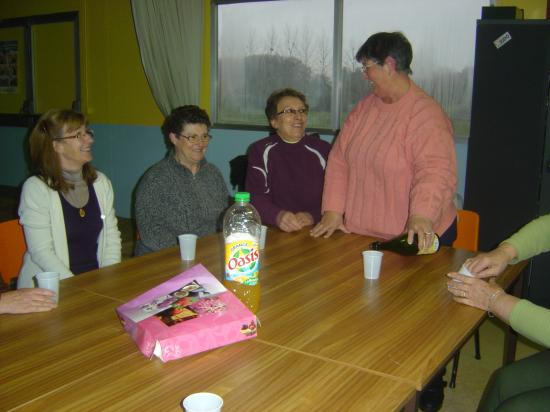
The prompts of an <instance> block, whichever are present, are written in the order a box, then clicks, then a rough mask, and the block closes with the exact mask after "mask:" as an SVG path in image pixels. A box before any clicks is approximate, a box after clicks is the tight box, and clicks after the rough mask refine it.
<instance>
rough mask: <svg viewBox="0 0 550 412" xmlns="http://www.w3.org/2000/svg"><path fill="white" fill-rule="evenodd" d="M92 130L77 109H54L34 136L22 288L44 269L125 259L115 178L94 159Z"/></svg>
mask: <svg viewBox="0 0 550 412" xmlns="http://www.w3.org/2000/svg"><path fill="white" fill-rule="evenodd" d="M93 143H94V136H93V132H92V131H91V130H90V129H89V127H88V122H87V120H86V117H85V116H84V115H83V114H82V113H78V112H75V111H73V110H57V109H53V110H49V111H48V112H46V113H44V114H43V115H42V116H41V117H40V119H39V120H38V122H37V124H36V126H35V127H34V129H33V130H32V132H31V135H30V138H29V146H30V167H31V174H32V176H31V177H29V178H28V179H27V180H26V181H25V183H24V184H23V189H22V192H21V201H20V204H19V217H20V223H21V224H22V225H23V228H24V232H25V240H26V242H27V252H26V253H25V256H24V258H23V266H22V268H21V272H20V273H19V279H18V284H17V286H18V288H25V287H34V282H33V277H34V276H35V275H36V274H37V273H39V272H58V273H59V274H60V277H61V279H64V278H67V277H70V276H73V275H77V274H80V273H83V272H87V271H89V270H93V269H97V268H99V267H103V266H108V265H112V264H114V263H118V262H120V232H119V230H118V226H117V219H116V216H115V210H114V208H113V197H114V196H113V188H112V185H111V182H110V180H109V179H108V178H107V177H106V176H105V175H104V174H103V173H101V172H99V171H97V170H96V169H95V168H94V167H93V165H92V164H91V161H92V145H93Z"/></svg>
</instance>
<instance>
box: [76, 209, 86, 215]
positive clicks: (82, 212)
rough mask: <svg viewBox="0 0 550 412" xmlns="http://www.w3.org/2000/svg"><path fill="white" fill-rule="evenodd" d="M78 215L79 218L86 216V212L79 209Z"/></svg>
mask: <svg viewBox="0 0 550 412" xmlns="http://www.w3.org/2000/svg"><path fill="white" fill-rule="evenodd" d="M78 213H79V214H80V217H84V216H86V211H85V210H84V209H83V208H80V210H79V211H78Z"/></svg>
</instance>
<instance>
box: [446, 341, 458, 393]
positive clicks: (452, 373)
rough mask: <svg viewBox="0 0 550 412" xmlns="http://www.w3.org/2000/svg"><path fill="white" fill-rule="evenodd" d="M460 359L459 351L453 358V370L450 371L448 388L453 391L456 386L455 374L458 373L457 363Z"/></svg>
mask: <svg viewBox="0 0 550 412" xmlns="http://www.w3.org/2000/svg"><path fill="white" fill-rule="evenodd" d="M459 359H460V351H459V350H457V351H456V353H455V356H454V358H453V368H452V369H451V379H450V380H449V388H451V389H454V387H455V386H456V374H457V372H458V361H459Z"/></svg>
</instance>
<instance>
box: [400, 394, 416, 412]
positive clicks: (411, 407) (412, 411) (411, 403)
mask: <svg viewBox="0 0 550 412" xmlns="http://www.w3.org/2000/svg"><path fill="white" fill-rule="evenodd" d="M419 399H420V392H419V391H416V392H415V394H414V396H412V397H411V399H409V400H408V402H407V403H406V404H405V406H404V407H403V409H402V410H401V412H416V411H417V410H418V400H419Z"/></svg>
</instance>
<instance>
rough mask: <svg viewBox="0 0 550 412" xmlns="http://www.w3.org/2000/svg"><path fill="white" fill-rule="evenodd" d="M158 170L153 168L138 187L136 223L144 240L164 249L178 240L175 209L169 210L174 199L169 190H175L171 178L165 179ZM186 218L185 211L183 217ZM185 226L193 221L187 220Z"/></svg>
mask: <svg viewBox="0 0 550 412" xmlns="http://www.w3.org/2000/svg"><path fill="white" fill-rule="evenodd" d="M157 171H158V170H149V171H148V172H147V173H146V174H145V176H143V179H142V181H141V182H140V183H139V185H138V188H137V190H136V225H137V228H138V232H139V237H140V242H142V243H143V244H144V245H145V247H146V248H147V249H148V250H150V251H153V250H160V249H165V248H167V247H171V246H175V245H176V243H177V236H178V235H179V234H181V233H177V231H178V230H177V228H176V227H175V226H174V223H175V221H174V219H173V213H174V212H173V211H167V210H166V208H170V207H171V205H172V201H171V200H170V199H168V198H167V194H166V193H167V190H174V189H173V188H172V187H170V186H171V182H170V180H169V179H168V180H167V179H163V175H162V173H160V174H159V173H157ZM179 218H180V219H182V220H184V219H185V218H186V215H185V214H182V215H180V216H179ZM182 227H189V222H183V223H182Z"/></svg>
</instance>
